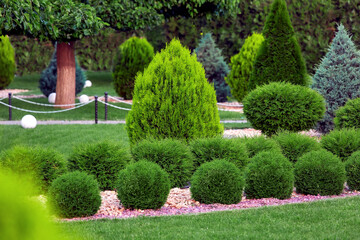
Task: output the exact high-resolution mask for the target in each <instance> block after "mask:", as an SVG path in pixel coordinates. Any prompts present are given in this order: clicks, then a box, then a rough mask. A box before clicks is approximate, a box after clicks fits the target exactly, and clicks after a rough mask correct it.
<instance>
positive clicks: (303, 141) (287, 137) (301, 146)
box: [273, 131, 321, 163]
mask: <svg viewBox="0 0 360 240" xmlns="http://www.w3.org/2000/svg"><path fill="white" fill-rule="evenodd" d="M273 139H275V140H276V141H277V142H278V144H279V145H280V147H281V149H282V153H283V154H284V156H285V157H286V158H287V159H289V161H290V162H292V163H296V161H297V160H298V159H299V157H301V156H302V155H304V154H305V153H307V152H310V151H315V150H320V149H321V146H320V143H319V142H318V141H316V139H314V138H312V137H309V136H306V135H303V134H300V133H291V132H287V131H284V132H280V133H278V134H276V135H275V136H273Z"/></svg>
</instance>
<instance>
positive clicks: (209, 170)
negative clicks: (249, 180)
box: [190, 160, 244, 204]
mask: <svg viewBox="0 0 360 240" xmlns="http://www.w3.org/2000/svg"><path fill="white" fill-rule="evenodd" d="M243 189H244V178H243V174H242V172H241V171H240V170H239V168H238V167H236V166H235V165H234V164H233V163H231V162H229V161H227V160H214V161H212V162H207V163H204V164H202V165H201V166H200V167H199V168H198V169H197V170H196V172H195V173H194V175H193V177H192V178H191V188H190V191H191V196H192V198H193V199H194V200H196V201H199V202H201V203H207V204H210V203H222V204H236V203H238V202H240V201H241V198H242V192H243Z"/></svg>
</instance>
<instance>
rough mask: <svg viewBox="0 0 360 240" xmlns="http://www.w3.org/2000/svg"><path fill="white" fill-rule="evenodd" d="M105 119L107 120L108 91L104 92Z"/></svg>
mask: <svg viewBox="0 0 360 240" xmlns="http://www.w3.org/2000/svg"><path fill="white" fill-rule="evenodd" d="M104 94H105V121H106V120H107V117H108V106H107V103H108V93H107V92H105V93H104Z"/></svg>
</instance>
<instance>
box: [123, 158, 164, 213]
mask: <svg viewBox="0 0 360 240" xmlns="http://www.w3.org/2000/svg"><path fill="white" fill-rule="evenodd" d="M117 193H118V198H119V200H120V202H121V204H122V205H123V206H124V208H130V209H159V208H161V207H162V206H163V205H164V204H165V202H166V200H167V197H168V195H169V193H170V180H169V178H168V174H167V173H166V172H165V171H164V170H163V169H161V167H160V166H159V165H157V164H156V163H152V162H149V161H145V160H144V161H139V162H137V163H134V164H130V165H129V166H127V167H126V168H125V169H124V170H122V171H121V172H120V174H119V180H118V184H117Z"/></svg>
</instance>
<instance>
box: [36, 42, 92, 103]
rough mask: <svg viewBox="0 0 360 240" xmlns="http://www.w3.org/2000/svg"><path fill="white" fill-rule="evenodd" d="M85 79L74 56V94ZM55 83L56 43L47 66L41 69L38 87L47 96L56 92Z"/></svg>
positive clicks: (78, 91) (80, 88)
mask: <svg viewBox="0 0 360 240" xmlns="http://www.w3.org/2000/svg"><path fill="white" fill-rule="evenodd" d="M85 81H86V75H85V72H84V71H83V70H82V69H81V66H80V65H79V62H78V60H77V58H76V57H75V84H76V85H75V94H78V93H80V92H81V91H82V89H83V88H84V85H85ZM56 83H57V57H56V45H55V51H54V53H53V55H52V58H51V60H50V64H49V66H48V67H47V68H46V69H45V70H43V71H42V73H41V76H40V80H39V88H40V91H41V92H42V93H43V94H44V95H45V96H46V97H49V95H50V94H51V93H55V92H56Z"/></svg>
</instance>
